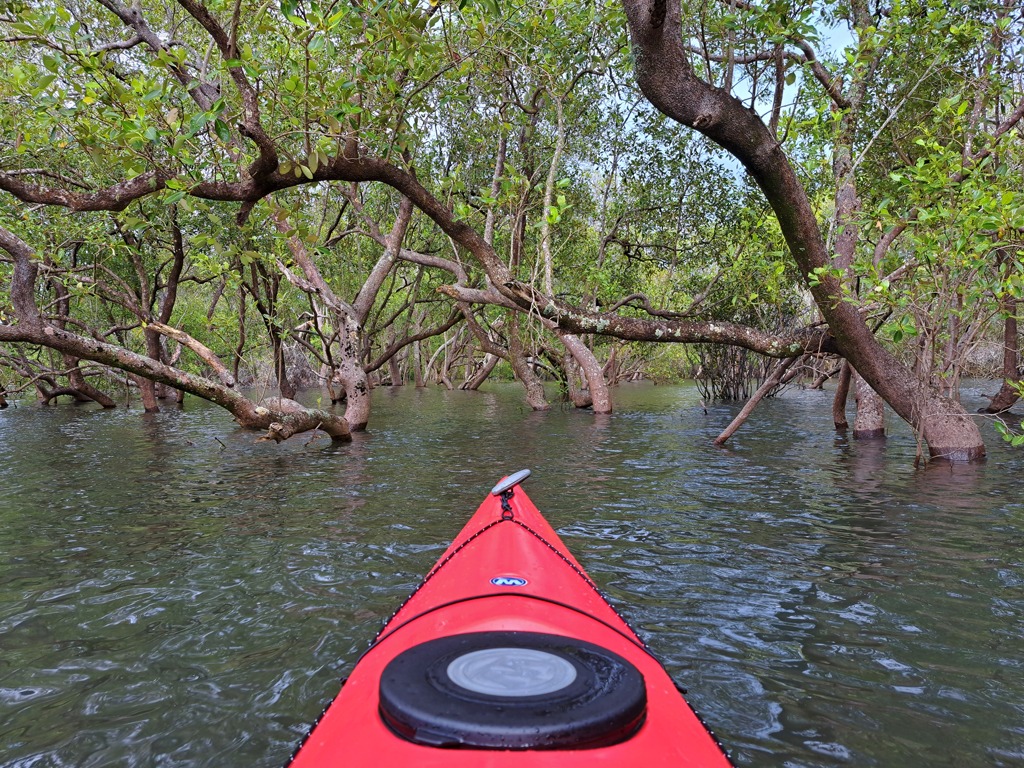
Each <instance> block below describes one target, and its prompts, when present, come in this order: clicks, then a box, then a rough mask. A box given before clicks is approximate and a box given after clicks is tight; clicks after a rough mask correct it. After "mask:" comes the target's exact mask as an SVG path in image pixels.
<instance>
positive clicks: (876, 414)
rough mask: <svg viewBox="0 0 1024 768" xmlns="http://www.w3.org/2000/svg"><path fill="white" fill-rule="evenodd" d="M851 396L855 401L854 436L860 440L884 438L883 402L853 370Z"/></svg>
mask: <svg viewBox="0 0 1024 768" xmlns="http://www.w3.org/2000/svg"><path fill="white" fill-rule="evenodd" d="M851 370H852V369H851ZM853 397H854V399H855V400H856V401H857V416H856V417H855V418H854V420H853V436H854V438H857V439H861V440H879V439H884V438H885V402H884V401H883V400H882V398H880V397H879V396H878V393H877V392H875V390H873V389H872V388H871V387H870V385H869V384H868V383H867V382H866V381H864V378H863V377H862V376H861V375H860V374H859V373H857V371H855V370H853Z"/></svg>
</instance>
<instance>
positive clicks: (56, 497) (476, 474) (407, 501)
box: [0, 386, 1024, 768]
mask: <svg viewBox="0 0 1024 768" xmlns="http://www.w3.org/2000/svg"><path fill="white" fill-rule="evenodd" d="M977 396H978V392H977V391H972V392H968V404H969V405H971V406H973V407H976V406H977V403H976V402H974V400H971V398H972V397H973V398H975V399H977ZM311 397H313V398H315V395H312V396H311ZM616 397H617V402H616V404H617V408H618V410H617V412H616V413H615V414H613V415H612V416H610V417H596V418H595V417H594V416H593V415H590V414H585V413H576V412H572V411H570V410H556V411H555V412H552V413H546V414H534V413H531V412H529V411H528V410H526V409H525V408H524V406H523V405H522V404H521V398H520V395H519V392H518V391H517V390H516V389H515V388H514V387H508V388H504V387H495V388H494V389H493V391H492V392H490V393H465V392H444V391H439V390H427V391H423V390H419V391H417V390H415V389H413V388H405V389H404V390H396V391H390V390H378V391H376V392H374V412H373V418H372V421H371V430H372V431H371V432H370V433H369V434H366V435H358V436H357V437H356V440H355V441H354V442H353V443H351V444H347V445H339V446H336V445H331V444H330V443H329V442H328V441H326V440H314V441H312V442H310V441H309V440H308V438H306V437H300V438H298V439H293V440H291V441H288V442H287V443H285V444H283V445H280V446H278V445H275V444H273V443H266V442H257V441H255V436H254V435H253V434H251V433H246V432H242V431H240V430H238V429H236V428H235V426H234V424H233V422H231V420H230V418H229V417H228V416H227V415H226V414H225V413H224V412H222V411H220V410H218V409H216V408H213V407H210V406H206V405H205V404H202V403H198V402H195V401H190V403H189V406H188V409H187V410H186V411H184V412H175V411H168V412H166V413H161V414H158V415H156V416H154V417H144V416H142V415H141V414H139V413H138V412H137V411H136V412H126V411H123V410H119V411H116V412H102V411H97V410H95V409H93V408H90V407H85V408H82V407H74V406H60V407H57V408H50V409H39V408H37V407H35V406H22V407H19V408H10V409H7V410H6V411H4V412H2V413H0V765H2V766H4V767H5V768H7V767H8V766H19V767H26V768H27V767H28V766H33V768H41V767H43V766H46V767H49V766H90V767H91V766H124V765H133V766H135V765H138V766H190V767H191V766H279V765H281V764H282V763H283V762H285V760H286V759H287V757H288V755H289V754H290V753H291V750H292V749H293V747H294V746H295V744H296V742H297V740H298V739H299V738H300V736H301V735H302V734H303V733H304V732H305V729H306V726H307V724H308V723H309V722H310V721H311V720H313V719H314V718H315V717H316V716H317V715H318V714H319V712H320V710H321V709H322V707H323V705H324V704H325V703H326V701H327V700H328V699H330V698H331V697H332V696H333V695H334V693H335V692H336V689H337V679H338V678H339V677H341V676H342V675H343V674H345V672H346V671H347V669H348V668H349V666H350V665H351V663H352V662H353V661H354V660H355V658H356V657H357V656H358V654H359V653H360V652H361V651H362V650H363V649H364V648H365V647H366V644H367V643H368V641H369V640H370V638H371V637H372V636H373V634H374V633H375V632H376V630H377V629H378V628H379V626H380V623H381V622H382V620H383V619H384V618H385V617H386V616H388V615H390V613H391V612H392V611H393V610H394V608H395V607H397V605H398V603H399V602H400V601H401V600H402V598H404V597H405V595H407V594H408V592H409V591H410V590H411V589H412V588H413V587H414V586H415V585H416V583H417V582H418V581H419V579H420V577H421V576H422V575H423V574H424V573H425V571H426V570H427V569H428V568H429V567H430V565H431V564H432V563H433V562H434V560H436V558H437V557H438V556H439V555H440V553H441V552H442V550H443V549H444V547H445V545H446V544H447V543H448V541H449V540H450V539H451V538H452V537H453V536H454V534H455V533H456V532H457V531H458V530H459V528H460V527H461V525H462V524H463V523H464V522H465V519H466V518H467V517H468V515H469V513H470V512H471V511H472V510H473V509H475V507H476V506H477V504H479V502H480V500H481V499H482V498H483V496H484V495H485V494H486V492H487V491H488V489H489V488H490V487H491V485H492V484H493V483H494V482H495V481H496V480H497V479H498V478H499V477H501V475H502V474H504V473H506V472H508V471H511V470H515V469H519V468H521V467H530V468H532V469H533V470H534V477H532V478H531V479H530V480H529V481H528V483H527V485H526V488H527V490H528V492H529V493H530V495H531V497H532V498H533V499H534V501H535V502H536V503H537V505H538V506H539V507H540V508H541V509H542V510H543V511H544V512H545V513H546V515H547V516H548V518H549V519H550V520H551V522H552V524H553V525H554V526H555V527H556V528H557V529H558V530H559V532H560V533H561V534H562V536H563V538H564V539H565V540H566V542H567V544H568V545H569V547H570V548H571V549H572V550H573V552H574V553H575V554H576V555H577V557H578V559H580V560H581V561H582V562H583V564H584V565H585V567H587V568H588V570H589V571H590V573H591V575H592V576H593V577H594V578H595V579H596V580H597V581H598V582H599V583H600V584H601V585H602V586H603V587H604V588H605V590H606V591H607V592H608V593H609V595H610V596H611V597H612V598H613V599H614V600H615V601H616V603H617V605H618V606H619V607H620V608H621V610H622V611H623V612H624V614H625V615H626V616H627V618H628V619H629V620H630V621H631V622H632V623H633V624H634V626H635V627H636V628H637V629H638V630H639V631H640V632H641V633H642V634H643V635H644V636H645V638H646V639H647V640H648V641H649V642H650V644H651V645H652V646H653V648H654V649H655V651H656V652H657V653H658V654H659V655H660V656H661V657H662V659H663V660H664V661H665V663H666V666H667V667H668V669H669V671H670V672H671V673H672V674H673V676H674V677H675V678H676V679H677V680H678V681H679V682H680V683H681V684H683V685H685V686H686V687H687V688H688V689H689V691H690V694H689V699H690V700H691V702H692V703H693V704H694V705H695V706H696V707H697V709H698V710H699V711H700V712H701V714H702V715H703V716H704V718H705V719H706V720H707V721H708V722H709V724H711V725H712V727H713V728H714V729H715V731H716V733H717V734H718V735H719V736H720V737H721V739H722V740H723V741H724V742H725V743H726V745H728V746H729V748H730V751H731V752H732V754H733V757H734V759H735V760H736V762H737V763H738V764H739V765H741V766H779V767H780V768H782V767H785V768H813V767H818V766H822V767H823V766H845V765H856V766H881V767H884V768H899V767H901V766H908V767H909V766H915V767H916V766H922V765H935V766H968V767H969V766H1011V765H1022V764H1024V639H1022V638H1024V546H1022V545H1024V494H1022V493H1021V491H1020V490H1019V477H1020V474H1021V471H1022V469H1024V453H1021V452H1020V451H1013V450H1011V449H1008V448H1004V447H1003V446H1001V445H1000V444H999V442H998V440H997V438H996V437H995V435H994V433H993V432H992V431H991V430H989V429H988V428H987V427H986V430H987V433H986V436H987V439H988V443H989V446H990V459H989V461H988V462H987V463H985V464H984V465H982V466H976V467H961V468H957V469H955V470H950V469H949V468H946V467H931V468H928V469H927V470H915V469H914V468H913V466H912V463H913V457H914V453H915V449H916V446H915V443H914V441H913V439H912V437H911V436H910V434H909V433H908V432H907V430H906V429H905V428H904V427H902V425H899V424H895V423H894V424H892V431H893V435H892V437H891V438H890V439H889V440H888V441H887V443H886V444H885V446H884V448H879V447H878V446H875V445H871V444H866V443H857V442H853V441H847V440H846V439H844V438H841V437H837V436H836V435H835V434H834V432H832V431H831V429H830V409H829V396H828V395H825V394H822V393H816V392H805V391H791V392H789V393H787V394H786V395H784V396H783V397H781V398H779V399H777V400H775V401H772V402H766V403H764V404H763V405H762V406H761V407H760V408H759V409H758V411H757V412H756V413H755V416H754V419H753V420H752V422H750V423H749V424H748V425H747V427H745V428H744V429H743V430H742V431H741V432H740V433H738V434H737V435H736V437H734V438H733V440H732V441H730V445H729V446H728V447H727V448H725V449H718V448H714V447H713V446H712V445H711V444H710V443H711V439H712V438H713V437H714V436H715V435H716V434H717V433H718V431H719V430H720V429H721V428H722V427H723V426H724V425H725V424H726V423H728V420H729V418H730V417H731V415H732V413H733V412H734V410H735V409H733V408H728V407H718V406H716V407H713V408H711V409H709V413H707V414H705V413H704V411H703V409H702V408H701V407H700V405H699V400H698V398H697V395H696V393H695V391H694V390H692V389H689V388H674V387H649V386H636V387H627V388H623V389H621V390H618V391H617V393H616Z"/></svg>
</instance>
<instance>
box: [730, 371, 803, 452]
mask: <svg viewBox="0 0 1024 768" xmlns="http://www.w3.org/2000/svg"><path fill="white" fill-rule="evenodd" d="M799 359H800V358H798V357H791V358H789V359H788V360H783V361H782V362H781V363H779V364H778V365H777V366H775V370H774V371H772V373H771V375H770V376H769V377H768V378H767V379H765V380H764V383H763V384H761V386H760V387H758V388H757V391H756V392H755V393H754V394H753V395H751V397H750V399H749V400H747V402H746V403H744V405H743V408H741V409H740V412H739V413H738V414H736V418H734V419H733V420H732V422H730V424H729V426H728V427H726V428H725V429H723V430H722V433H721V434H720V435H719V436H718V437H716V438H715V445H725V441H726V440H728V439H729V438H730V437H732V436H733V435H734V434H736V430H738V429H739V428H740V427H741V426H743V423H744V422H745V421H746V420H747V419H748V418H750V414H752V413H753V412H754V409H755V408H756V407H757V404H758V403H760V402H761V401H762V400H763V399H764V398H765V396H766V395H767V394H768V393H769V392H771V391H772V390H773V389H775V387H777V386H779V384H780V382H781V381H782V377H783V376H784V375H785V373H786V371H787V370H788V369H789V368H790V366H792V365H793V363H795V362H796V361H797V360H799Z"/></svg>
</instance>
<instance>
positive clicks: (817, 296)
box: [623, 0, 985, 461]
mask: <svg viewBox="0 0 1024 768" xmlns="http://www.w3.org/2000/svg"><path fill="white" fill-rule="evenodd" d="M623 5H624V7H625V10H626V15H627V17H628V23H629V30H630V35H631V38H632V41H633V48H634V52H635V56H636V73H637V81H638V83H639V85H640V89H641V90H642V91H643V93H644V95H645V96H646V97H647V98H648V100H650V102H651V103H652V104H653V105H654V106H655V107H656V108H657V109H659V110H660V111H661V112H663V113H664V114H666V115H667V116H669V117H671V118H672V119H674V120H676V121H677V122H679V123H681V124H683V125H686V126H690V127H692V128H696V129H697V130H699V131H700V132H701V133H703V134H704V135H705V136H707V137H708V138H710V139H712V140H714V141H715V142H717V143H718V144H720V145H721V146H722V147H724V148H725V149H726V150H728V151H729V152H730V153H732V154H733V155H734V156H735V157H736V158H738V159H739V160H740V161H741V162H742V163H743V165H744V167H745V168H746V169H747V171H748V172H749V173H750V174H751V176H752V177H753V178H754V180H755V181H756V182H757V184H758V186H759V187H760V188H761V190H762V191H763V192H764V194H765V197H766V198H767V199H768V202H769V204H770V205H771V206H772V209H773V210H774V211H775V215H776V217H777V218H778V221H779V226H780V228H781V230H782V233H783V236H784V237H785V239H786V242H787V243H788V245H789V248H790V251H791V253H792V255H793V258H794V259H795V261H796V263H797V265H798V266H799V268H800V271H801V274H802V275H803V276H804V279H805V280H806V281H807V283H808V287H809V289H810V291H811V294H812V296H813V297H814V300H815V302H816V304H817V305H818V309H819V310H820V311H821V313H822V316H823V317H824V318H825V321H826V322H827V323H828V325H829V328H830V329H831V331H832V334H833V336H834V337H835V341H836V345H837V347H838V348H839V350H840V352H841V353H842V354H843V356H844V357H845V358H846V359H847V360H849V361H850V363H851V364H852V365H853V367H854V368H855V369H856V370H857V371H858V372H859V373H860V375H861V376H863V377H864V380H865V381H866V382H867V383H868V384H870V385H871V386H872V388H874V389H875V391H876V392H878V393H879V394H880V395H881V396H882V397H883V398H885V400H886V402H888V403H889V405H891V406H892V408H893V410H894V411H895V412H896V413H897V414H899V416H900V417H901V418H903V419H904V420H906V421H907V422H909V423H910V424H911V425H912V426H913V427H914V428H915V429H916V430H917V431H918V432H919V433H920V434H921V436H922V437H923V438H924V440H925V441H926V442H927V444H928V450H929V452H930V454H931V455H932V456H933V457H935V458H943V459H946V460H949V461H972V460H976V459H980V458H982V457H984V455H985V444H984V442H983V441H982V438H981V432H980V430H979V429H978V426H977V424H975V423H974V421H973V420H972V419H971V417H970V416H968V414H967V412H966V411H965V410H964V408H963V407H962V406H961V405H960V403H958V402H955V401H953V400H950V399H948V398H945V397H942V396H941V395H940V394H939V393H938V392H936V391H935V390H934V389H933V388H932V387H931V386H929V385H927V384H925V383H923V382H920V381H918V380H917V378H916V377H915V376H914V375H913V373H912V372H911V371H909V370H908V369H907V368H906V367H905V366H904V365H903V364H902V363H900V361H899V360H897V359H896V358H895V357H894V356H893V355H892V354H891V353H889V352H888V350H886V349H885V348H884V347H882V346H881V344H879V342H878V340H877V339H876V338H875V337H874V335H873V334H872V332H871V329H870V328H868V326H867V325H866V324H865V322H864V320H863V319H862V318H861V316H860V314H859V312H858V311H857V308H856V307H855V306H853V305H851V304H850V303H849V302H846V301H844V300H843V294H842V286H841V284H840V282H839V281H838V280H837V279H836V278H835V277H834V276H833V275H831V274H829V273H828V271H827V270H828V268H829V266H830V264H831V259H830V258H829V254H828V252H827V250H826V248H825V243H824V240H823V238H822V235H821V230H820V229H819V227H818V222H817V219H816V217H815V214H814V211H813V209H812V208H811V205H810V201H809V200H808V198H807V194H806V191H805V190H804V188H803V185H802V184H801V182H800V179H799V178H798V177H797V174H796V172H795V171H794V169H793V166H792V165H791V164H790V162H789V160H788V158H787V157H786V155H785V153H784V152H783V150H782V147H781V145H780V144H779V143H778V141H777V140H776V139H775V137H774V136H773V135H772V134H771V132H770V131H769V130H768V128H767V126H765V124H764V123H763V122H762V121H761V119H760V118H759V117H758V116H757V114H756V113H755V112H753V111H751V110H749V109H747V108H746V107H745V106H744V105H743V104H742V103H740V102H739V101H738V100H737V99H735V98H733V97H732V96H731V95H730V94H728V93H726V92H725V91H723V90H721V89H719V88H715V87H714V86H712V85H710V84H708V83H706V82H704V81H702V80H701V79H699V78H698V77H697V76H696V74H695V73H694V71H693V69H692V67H691V66H690V61H689V53H688V51H687V49H686V46H685V45H684V43H683V39H682V24H681V18H680V13H681V10H680V6H679V5H678V4H676V3H672V2H668V0H653V1H652V0H623ZM812 276H814V277H815V279H814V280H811V279H810V278H811V277H812Z"/></svg>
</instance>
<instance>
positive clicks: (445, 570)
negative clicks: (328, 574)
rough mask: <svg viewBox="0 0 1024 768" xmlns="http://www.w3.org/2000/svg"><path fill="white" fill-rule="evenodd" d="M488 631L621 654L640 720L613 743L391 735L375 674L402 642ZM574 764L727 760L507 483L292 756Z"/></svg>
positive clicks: (350, 761)
mask: <svg viewBox="0 0 1024 768" xmlns="http://www.w3.org/2000/svg"><path fill="white" fill-rule="evenodd" d="M488 632H491V633H493V632H500V633H538V636H540V635H545V636H558V637H562V638H577V639H579V640H581V641H585V642H586V643H589V644H594V645H596V646H600V648H602V649H606V650H607V651H609V652H610V654H611V655H612V656H615V657H616V658H621V659H624V660H626V661H627V662H628V664H631V665H632V666H633V667H635V668H636V670H639V672H640V674H641V675H642V677H643V685H644V686H645V687H646V717H645V719H643V722H642V724H641V725H640V726H639V728H638V729H635V732H633V733H632V734H631V735H627V736H626V737H624V738H623V740H621V741H619V743H615V744H611V745H607V746H598V747H593V748H565V747H558V748H551V749H525V750H524V749H494V748H488V749H482V748H476V747H473V746H457V747H454V748H453V747H450V746H445V747H439V746H429V745H425V744H423V743H414V742H413V741H410V740H408V739H407V738H402V737H400V736H397V735H396V734H395V732H394V731H393V730H392V729H391V728H389V727H388V726H387V725H386V724H385V723H384V721H383V719H382V716H381V698H380V685H381V678H382V675H385V673H386V671H387V669H388V665H389V664H391V663H392V662H393V661H394V660H395V659H396V657H398V656H399V655H400V654H402V653H403V652H404V651H407V650H408V649H412V648H416V647H418V646H420V645H421V644H425V643H429V642H430V641H436V640H437V639H438V638H442V637H450V636H463V635H469V634H470V633H488ZM510 636H511V637H517V636H518V635H510ZM485 698H486V697H485ZM500 709H501V708H500V707H499V711H500ZM510 711H511V709H510ZM577 764H579V765H583V764H586V765H588V766H590V765H615V766H623V767H627V766H636V767H637V768H639V767H640V766H643V767H644V768H651V767H652V766H665V767H666V768H668V766H672V767H673V768H688V767H693V768H696V767H697V766H701V767H703V768H716V767H718V766H723V767H724V766H730V765H731V763H730V762H729V760H728V758H727V757H726V755H725V753H724V751H723V749H722V748H721V746H720V745H719V743H718V742H717V740H716V739H715V738H714V736H713V735H712V734H711V733H710V731H708V729H707V728H706V727H705V725H704V724H703V723H702V721H701V720H700V719H699V718H698V717H697V715H696V714H695V713H694V711H693V710H692V709H691V708H690V706H689V705H688V704H687V703H686V701H685V700H684V699H683V697H682V695H681V694H680V692H679V691H678V689H677V688H676V686H675V684H674V683H673V681H672V680H671V679H670V677H669V675H668V673H667V672H666V671H665V670H664V668H663V667H662V665H661V664H660V663H659V662H658V661H657V659H655V658H654V656H653V655H652V654H651V653H650V651H649V649H648V648H647V646H646V644H645V643H644V642H643V640H642V639H641V638H640V637H639V636H637V634H636V633H635V632H634V631H633V630H632V629H631V628H630V627H629V626H628V624H626V622H625V621H624V620H623V619H622V618H621V617H620V616H619V615H618V613H617V612H616V611H615V610H614V608H612V606H611V605H610V604H609V603H608V602H607V601H606V600H605V599H604V598H603V597H602V595H601V593H600V592H599V590H598V588H597V587H596V586H595V585H594V583H593V582H592V581H591V579H590V578H589V576H587V574H586V572H585V571H584V570H583V568H582V567H581V566H580V564H579V563H578V562H577V561H576V560H575V558H573V556H572V555H571V554H569V552H568V551H567V550H566V548H565V546H564V544H563V543H562V542H561V540H560V539H559V537H558V535H557V534H556V533H555V531H554V530H553V529H552V528H551V526H550V525H549V524H548V522H547V521H546V520H545V519H544V518H543V516H542V515H541V514H540V512H539V511H538V510H537V508H536V507H535V506H534V505H533V503H532V502H531V501H530V500H529V498H528V497H527V496H526V494H525V493H524V492H523V491H522V489H521V488H518V487H514V488H513V489H511V490H509V491H506V492H505V493H504V494H502V495H490V496H488V497H487V499H485V501H484V502H483V504H481V506H480V508H479V509H478V510H477V511H476V513H475V514H474V515H473V517H472V518H471V519H470V521H469V522H468V523H467V525H466V526H465V528H463V530H462V532H461V533H460V534H459V535H458V536H457V537H456V538H455V540H454V541H453V542H452V544H451V545H450V546H449V547H448V549H447V550H446V552H445V553H444V555H442V557H441V558H440V560H439V561H438V563H437V565H435V566H434V568H433V569H432V570H431V572H430V573H429V574H428V575H427V577H426V578H425V579H424V581H423V582H422V584H421V585H420V587H419V588H417V590H416V591H415V592H413V594H412V595H410V597H409V598H408V599H407V600H406V601H405V603H404V604H403V605H402V606H401V607H400V608H399V610H398V611H397V612H396V613H395V615H394V616H393V617H392V618H391V619H390V620H388V622H387V623H386V624H385V625H384V627H383V628H382V629H381V631H380V633H379V634H378V636H377V638H376V639H375V640H374V642H373V644H372V645H371V646H370V648H369V649H368V650H367V651H366V652H365V653H364V654H363V656H362V657H361V658H360V659H359V661H358V662H357V664H356V666H355V668H354V670H353V671H352V674H351V676H350V677H349V678H348V680H347V681H346V682H345V683H344V686H343V688H342V690H341V692H340V693H339V695H338V696H337V698H335V700H334V701H333V702H332V703H331V705H330V706H329V707H328V708H327V710H326V711H325V712H324V714H323V715H322V717H321V719H320V720H319V721H318V722H317V723H316V724H315V726H314V727H313V729H312V731H311V732H310V733H309V735H308V736H307V737H306V739H305V741H304V742H303V743H302V744H301V745H300V747H299V749H298V750H297V751H296V754H295V755H294V756H293V759H292V762H291V763H290V764H289V765H290V766H291V768H311V767H312V766H317V767H319V768H324V767H325V766H330V765H339V766H340V765H344V766H347V767H351V768H355V767H356V766H403V765H404V766H410V768H411V767H413V766H415V767H416V768H433V767H434V766H436V767H437V768H442V766H443V767H444V768H459V767H461V766H466V767H469V766H473V767H474V768H512V767H513V766H523V765H530V766H540V767H546V766H551V767H552V768H554V766H559V768H566V766H573V765H577Z"/></svg>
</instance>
